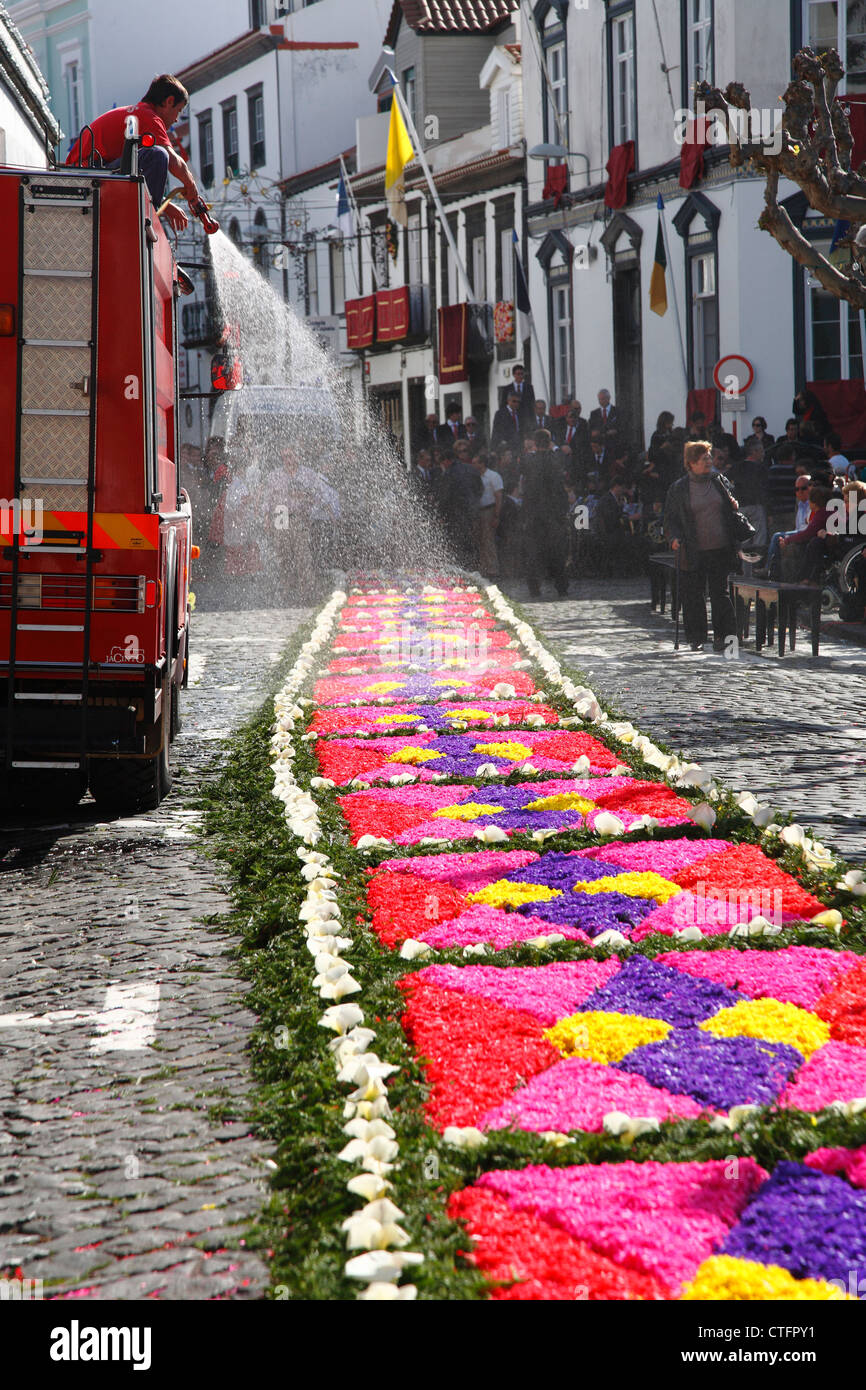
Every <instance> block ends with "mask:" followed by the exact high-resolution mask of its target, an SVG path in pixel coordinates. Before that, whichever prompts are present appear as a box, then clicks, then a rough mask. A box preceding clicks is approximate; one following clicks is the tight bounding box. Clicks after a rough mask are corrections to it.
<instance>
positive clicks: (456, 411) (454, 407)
mask: <svg viewBox="0 0 866 1390" xmlns="http://www.w3.org/2000/svg"><path fill="white" fill-rule="evenodd" d="M445 414H446V415H462V414H463V407H462V406H461V405H458V404H457V402H456V401H452V402H451V405H449V407H448V409H447V410H446V412H445Z"/></svg>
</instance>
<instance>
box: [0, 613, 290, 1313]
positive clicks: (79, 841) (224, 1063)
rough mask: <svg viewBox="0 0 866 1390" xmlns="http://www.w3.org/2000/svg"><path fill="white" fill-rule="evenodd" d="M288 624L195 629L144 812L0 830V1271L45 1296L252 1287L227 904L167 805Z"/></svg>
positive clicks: (200, 618)
mask: <svg viewBox="0 0 866 1390" xmlns="http://www.w3.org/2000/svg"><path fill="white" fill-rule="evenodd" d="M304 616H305V613H304V612H303V611H301V610H289V611H283V612H277V611H259V612H252V613H245V612H233V613H229V612H212V613H208V612H199V613H197V614H196V615H195V617H194V625H193V630H192V643H191V652H192V655H191V664H190V671H191V674H190V686H189V689H188V690H187V691H185V692H184V698H183V701H182V717H183V730H182V732H181V734H180V737H179V739H178V741H177V744H176V745H175V754H174V759H173V763H174V769H175V782H174V789H173V791H172V793H171V795H170V796H169V797H168V798H167V799H166V800H165V801H164V802H163V804H162V806H161V807H160V808H159V810H158V811H156V812H154V813H152V814H151V815H142V816H137V817H134V818H130V819H126V820H114V821H105V820H104V819H103V818H102V817H101V816H100V814H99V813H98V812H97V810H96V807H95V806H94V805H93V804H92V803H87V802H84V803H82V804H81V806H80V807H79V808H78V810H77V811H76V812H75V813H73V814H69V813H66V814H65V815H64V819H63V821H62V823H58V824H51V825H46V824H42V825H37V824H36V823H35V822H33V821H24V820H21V819H19V820H18V821H17V822H13V821H10V820H8V819H7V820H5V821H4V820H2V819H0V871H2V875H3V876H2V880H0V882H2V892H3V912H2V916H0V1274H2V1273H3V1272H4V1271H9V1270H14V1269H16V1268H20V1269H21V1271H22V1274H23V1277H24V1278H27V1279H42V1280H43V1286H44V1295H45V1296H46V1297H50V1296H52V1295H58V1294H59V1295H61V1296H62V1295H63V1294H69V1293H71V1292H72V1291H73V1290H85V1291H86V1292H87V1293H88V1295H89V1296H91V1297H93V1298H100V1299H108V1298H121V1299H138V1298H145V1297H159V1298H163V1299H199V1298H214V1297H219V1296H222V1297H233V1298H250V1297H253V1298H255V1297H260V1296H261V1294H262V1291H263V1289H264V1288H265V1286H266V1284H267V1282H268V1271H267V1268H266V1266H265V1264H264V1263H263V1261H262V1260H261V1259H259V1257H258V1256H257V1255H255V1254H253V1253H247V1252H246V1251H245V1249H244V1248H243V1246H242V1245H241V1244H240V1242H241V1241H242V1240H243V1238H244V1233H245V1230H246V1229H247V1228H248V1226H249V1224H250V1223H251V1222H254V1221H255V1220H256V1218H257V1216H258V1214H259V1212H260V1210H261V1207H262V1203H263V1200H264V1198H265V1194H266V1179H267V1163H268V1153H267V1150H266V1148H265V1147H264V1146H263V1145H262V1144H261V1143H260V1142H259V1141H258V1140H257V1139H255V1138H254V1137H253V1136H251V1134H250V1131H249V1124H248V1123H247V1122H246V1121H245V1119H244V1112H245V1108H246V1105H247V1101H248V1098H249V1094H250V1089H251V1082H250V1077H249V1071H248V1062H247V1057H246V1055H245V1048H246V1046H247V1043H248V1040H249V1037H250V1033H251V1029H252V1027H253V1025H254V1022H255V1019H254V1016H253V1015H252V1014H251V1013H250V1011H249V1010H248V1009H246V1008H245V1007H244V1000H243V996H244V993H245V990H246V986H245V985H244V984H243V983H242V982H241V980H240V979H239V977H238V974H237V970H236V965H235V962H234V960H233V958H232V950H233V943H232V941H231V939H227V938H226V936H225V934H224V932H223V931H222V930H221V929H220V928H219V927H214V926H210V927H208V926H206V925H204V924H203V923H202V921H201V919H202V918H203V917H205V916H210V915H214V914H218V913H224V912H226V911H228V899H227V897H226V894H225V892H224V890H223V887H222V884H221V881H220V877H219V875H218V873H217V871H216V869H215V868H214V866H213V865H212V864H211V863H210V862H209V861H208V860H207V859H206V858H205V857H204V854H203V852H202V851H201V849H200V847H199V845H198V844H197V842H196V841H197V830H196V820H197V816H196V813H195V812H193V811H190V810H189V809H187V807H188V802H189V800H190V799H191V796H192V794H193V793H194V792H195V791H196V789H197V788H198V787H200V786H201V785H202V783H203V782H204V781H205V780H206V779H207V777H208V776H209V774H210V772H211V770H212V769H213V768H214V767H215V765H216V763H217V760H218V757H219V749H220V741H221V740H222V739H224V738H225V737H226V736H227V735H228V734H229V733H230V731H231V729H232V728H233V727H234V726H236V725H238V724H239V723H241V722H242V721H243V719H244V718H245V717H246V716H247V715H249V714H250V713H251V712H252V711H253V710H254V709H255V708H256V707H257V706H258V705H259V703H260V702H261V700H262V698H263V697H264V693H265V688H266V685H267V678H268V675H269V672H270V670H271V669H272V668H273V665H274V663H275V662H276V661H277V659H278V658H279V656H280V654H281V651H282V649H283V647H284V645H285V642H286V640H287V639H288V638H289V636H290V635H291V633H292V632H293V631H294V629H295V628H296V627H297V626H298V624H299V623H300V622H301V621H302V619H303V618H304ZM124 1011H125V1012H124ZM118 1021H120V1022H121V1023H123V1022H124V1021H125V1022H126V1025H127V1027H126V1032H125V1035H123V1034H121V1037H120V1038H119V1039H118V1038H117V1036H116V1035H115V1036H112V1031H111V1030H113V1029H116V1027H117V1024H118ZM150 1039H152V1040H150ZM118 1041H120V1042H121V1043H123V1047H122V1048H117V1047H114V1046H109V1044H110V1043H116V1042H118Z"/></svg>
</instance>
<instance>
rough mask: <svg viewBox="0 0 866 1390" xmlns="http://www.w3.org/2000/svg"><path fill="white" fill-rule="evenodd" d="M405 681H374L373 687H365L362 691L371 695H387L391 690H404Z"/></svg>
mask: <svg viewBox="0 0 866 1390" xmlns="http://www.w3.org/2000/svg"><path fill="white" fill-rule="evenodd" d="M405 687H406V682H405V681H376V682H375V684H374V685H365V686H364V690H365V691H369V693H370V694H371V695H388V694H389V693H390V691H392V690H404V689H405Z"/></svg>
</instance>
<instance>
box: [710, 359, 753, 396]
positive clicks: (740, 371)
mask: <svg viewBox="0 0 866 1390" xmlns="http://www.w3.org/2000/svg"><path fill="white" fill-rule="evenodd" d="M730 377H735V378H736V381H737V385H736V387H735V388H733V383H732V382H731V381H730V379H729V378H730ZM754 380H755V369H754V367H753V366H752V364H751V362H750V361H749V359H748V357H743V356H742V355H741V354H740V353H739V352H731V353H729V354H728V356H727V357H720V358H719V360H718V362H717V363H716V365H715V367H713V381H714V382H715V383H716V386H717V388H718V389H719V390H720V391H721V392H722V393H723V394H725V392H726V391H729V390H731V389H732V388H733V393H734V394H735V395H737V396H742V395H743V393H744V392H746V391H748V389H749V387H750V386H751V384H752V382H753V381H754Z"/></svg>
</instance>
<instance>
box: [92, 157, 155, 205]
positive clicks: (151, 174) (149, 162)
mask: <svg viewBox="0 0 866 1390" xmlns="http://www.w3.org/2000/svg"><path fill="white" fill-rule="evenodd" d="M106 168H108V169H119V168H120V160H119V159H115V160H113V161H112V163H111V164H108V165H106ZM138 172H139V173H140V174H143V175H144V181H145V183H146V184H147V191H148V193H149V194H150V197H151V200H152V202H153V205H154V207H157V208H158V207H159V205H160V203H161V202H162V200H163V198H164V197H165V185H166V183H167V181H168V149H167V148H166V146H165V145H150V146H148V145H145V146H144V148H143V149H139V151H138Z"/></svg>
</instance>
